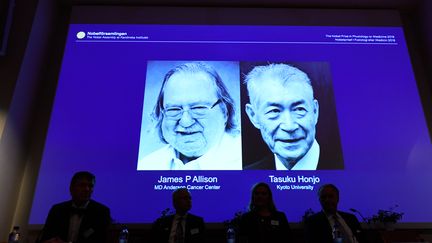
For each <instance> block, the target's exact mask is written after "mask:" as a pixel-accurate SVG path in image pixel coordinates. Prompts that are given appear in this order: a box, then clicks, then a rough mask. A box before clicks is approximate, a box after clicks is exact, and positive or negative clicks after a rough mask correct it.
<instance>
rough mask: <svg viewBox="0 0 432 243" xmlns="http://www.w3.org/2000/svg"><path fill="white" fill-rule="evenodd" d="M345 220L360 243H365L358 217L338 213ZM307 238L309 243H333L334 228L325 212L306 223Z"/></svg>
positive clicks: (312, 217) (315, 215) (310, 218)
mask: <svg viewBox="0 0 432 243" xmlns="http://www.w3.org/2000/svg"><path fill="white" fill-rule="evenodd" d="M338 213H339V215H340V216H341V217H342V218H343V219H344V220H345V222H346V223H347V225H348V226H349V227H350V229H351V231H352V233H353V234H354V236H355V237H356V239H357V241H358V242H359V243H364V242H365V241H364V236H363V233H362V230H361V226H360V223H359V221H358V220H357V218H356V216H355V215H353V214H350V213H345V212H341V211H338ZM305 238H306V242H308V243H333V235H332V227H331V225H330V223H329V221H328V219H327V216H326V215H325V213H324V212H322V211H321V212H319V213H316V214H314V215H312V216H310V217H309V218H308V219H307V220H306V221H305Z"/></svg>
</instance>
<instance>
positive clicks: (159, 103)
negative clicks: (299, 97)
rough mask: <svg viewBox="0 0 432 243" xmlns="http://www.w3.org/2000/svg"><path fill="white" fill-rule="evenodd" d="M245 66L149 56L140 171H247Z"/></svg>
mask: <svg viewBox="0 0 432 243" xmlns="http://www.w3.org/2000/svg"><path fill="white" fill-rule="evenodd" d="M239 79H240V71H239V64H238V62H230V61H149V62H148V63H147V73H146V79H145V82H146V83H145V91H144V103H143V115H142V126H141V135H140V147H139V156H138V165H137V169H138V170H242V154H241V153H242V150H241V129H240V125H241V124H240V80H239Z"/></svg>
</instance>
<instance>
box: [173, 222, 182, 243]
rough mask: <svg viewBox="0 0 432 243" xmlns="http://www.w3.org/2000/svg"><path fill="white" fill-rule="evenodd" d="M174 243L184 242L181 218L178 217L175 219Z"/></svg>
mask: <svg viewBox="0 0 432 243" xmlns="http://www.w3.org/2000/svg"><path fill="white" fill-rule="evenodd" d="M174 242H175V243H183V242H184V233H183V217H179V218H178V219H177V228H176V232H175V239H174Z"/></svg>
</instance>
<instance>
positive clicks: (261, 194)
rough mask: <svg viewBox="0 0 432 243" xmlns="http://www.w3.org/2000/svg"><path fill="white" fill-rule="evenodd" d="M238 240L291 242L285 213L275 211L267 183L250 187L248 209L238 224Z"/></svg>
mask: <svg viewBox="0 0 432 243" xmlns="http://www.w3.org/2000/svg"><path fill="white" fill-rule="evenodd" d="M239 234H240V236H239V239H240V242H248V243H269V242H272V243H279V242H281V243H282V242H284V243H286V242H291V237H292V236H291V230H290V227H289V225H288V220H287V218H286V216H285V213H283V212H280V211H277V209H276V206H275V204H274V202H273V196H272V192H271V190H270V187H269V185H267V184H266V183H263V182H260V183H258V184H256V185H255V186H254V187H253V188H252V197H251V201H250V205H249V211H248V212H247V213H244V214H243V215H242V217H241V219H240V225H239Z"/></svg>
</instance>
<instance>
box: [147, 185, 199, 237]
mask: <svg viewBox="0 0 432 243" xmlns="http://www.w3.org/2000/svg"><path fill="white" fill-rule="evenodd" d="M172 200H173V206H174V209H175V211H176V212H175V214H173V215H169V216H165V217H161V218H159V219H157V220H156V222H155V223H154V224H153V229H152V231H153V232H152V233H153V242H154V243H203V242H205V225H204V220H203V218H202V217H199V216H196V215H193V214H191V213H189V210H190V209H191V208H192V197H191V194H190V193H189V191H188V190H187V189H186V188H180V189H177V190H176V191H174V193H173V195H172Z"/></svg>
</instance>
